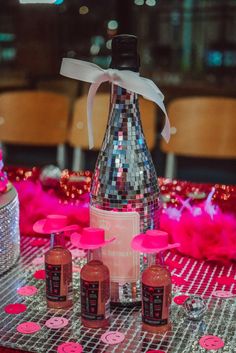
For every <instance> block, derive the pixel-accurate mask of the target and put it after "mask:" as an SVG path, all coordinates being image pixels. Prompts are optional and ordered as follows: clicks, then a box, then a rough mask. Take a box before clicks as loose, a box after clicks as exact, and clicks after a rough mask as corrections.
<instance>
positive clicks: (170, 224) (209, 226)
mask: <svg viewBox="0 0 236 353" xmlns="http://www.w3.org/2000/svg"><path fill="white" fill-rule="evenodd" d="M201 211H202V212H201V214H199V215H195V216H194V215H193V214H192V213H191V212H190V211H189V210H188V209H186V210H184V211H183V212H182V214H181V216H180V218H179V219H176V218H175V219H173V218H171V217H170V216H169V214H168V212H167V213H166V212H165V210H164V211H163V213H162V216H161V229H162V230H165V231H167V232H168V233H169V234H170V237H171V240H172V242H178V243H180V244H181V246H180V248H179V249H178V251H179V252H181V253H182V254H184V255H189V256H192V257H194V258H195V259H201V260H203V259H207V260H213V261H220V262H224V263H227V262H229V261H231V260H236V219H235V217H234V216H232V215H229V214H224V213H222V211H221V210H220V209H217V211H216V213H215V214H214V217H212V215H211V214H209V213H207V212H206V211H205V210H204V207H202V208H201Z"/></svg>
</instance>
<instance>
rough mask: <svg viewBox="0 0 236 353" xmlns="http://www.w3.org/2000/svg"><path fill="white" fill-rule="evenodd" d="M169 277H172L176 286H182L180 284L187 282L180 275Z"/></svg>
mask: <svg viewBox="0 0 236 353" xmlns="http://www.w3.org/2000/svg"><path fill="white" fill-rule="evenodd" d="M171 278H172V283H173V284H176V285H177V286H182V285H186V284H188V282H187V281H186V280H185V279H184V278H182V277H179V276H172V277H171Z"/></svg>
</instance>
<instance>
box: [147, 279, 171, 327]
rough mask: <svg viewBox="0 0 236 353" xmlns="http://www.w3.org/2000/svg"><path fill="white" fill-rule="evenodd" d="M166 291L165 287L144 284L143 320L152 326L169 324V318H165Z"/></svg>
mask: <svg viewBox="0 0 236 353" xmlns="http://www.w3.org/2000/svg"><path fill="white" fill-rule="evenodd" d="M164 293H165V288H164V287H152V286H147V285H145V284H142V307H143V312H142V321H143V322H144V323H145V324H148V325H151V326H161V325H167V323H168V320H167V319H165V318H163V314H164V313H163V309H164V311H165V308H163V304H164V299H165V298H164ZM165 314H166V313H165Z"/></svg>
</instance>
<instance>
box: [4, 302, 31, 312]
mask: <svg viewBox="0 0 236 353" xmlns="http://www.w3.org/2000/svg"><path fill="white" fill-rule="evenodd" d="M26 309H27V306H26V305H25V304H18V303H16V304H8V305H7V306H5V308H4V310H5V312H6V313H7V314H20V313H23V312H24V311H26Z"/></svg>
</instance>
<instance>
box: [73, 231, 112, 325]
mask: <svg viewBox="0 0 236 353" xmlns="http://www.w3.org/2000/svg"><path fill="white" fill-rule="evenodd" d="M113 240H115V238H112V239H110V240H105V232H104V230H103V229H101V228H91V227H87V228H84V229H83V231H82V234H78V233H73V234H72V235H71V242H72V244H73V245H74V246H77V247H78V248H80V249H87V250H88V253H87V264H86V265H84V267H83V268H82V270H81V273H80V293H81V318H82V324H83V325H84V326H86V327H91V328H100V327H106V326H108V325H109V322H110V274H109V269H108V267H107V266H106V265H104V264H103V262H102V251H101V247H103V246H105V245H106V244H108V243H110V242H112V241H113Z"/></svg>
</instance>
